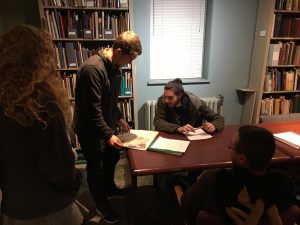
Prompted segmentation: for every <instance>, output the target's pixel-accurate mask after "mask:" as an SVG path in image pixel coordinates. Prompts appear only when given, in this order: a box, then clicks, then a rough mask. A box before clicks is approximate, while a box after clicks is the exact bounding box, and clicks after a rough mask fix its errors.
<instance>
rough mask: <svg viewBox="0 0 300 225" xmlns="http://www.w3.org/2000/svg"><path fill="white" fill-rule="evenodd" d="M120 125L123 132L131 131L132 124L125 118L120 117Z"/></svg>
mask: <svg viewBox="0 0 300 225" xmlns="http://www.w3.org/2000/svg"><path fill="white" fill-rule="evenodd" d="M118 126H119V127H120V128H121V131H122V132H129V131H130V126H129V125H128V123H127V122H126V121H125V120H124V119H119V121H118Z"/></svg>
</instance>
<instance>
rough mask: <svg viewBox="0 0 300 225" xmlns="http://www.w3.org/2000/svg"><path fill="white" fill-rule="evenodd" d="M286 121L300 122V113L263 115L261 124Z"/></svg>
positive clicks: (260, 120) (260, 119)
mask: <svg viewBox="0 0 300 225" xmlns="http://www.w3.org/2000/svg"><path fill="white" fill-rule="evenodd" d="M284 121H300V113H290V114H279V115H263V116H261V117H260V118H259V122H260V123H271V122H284Z"/></svg>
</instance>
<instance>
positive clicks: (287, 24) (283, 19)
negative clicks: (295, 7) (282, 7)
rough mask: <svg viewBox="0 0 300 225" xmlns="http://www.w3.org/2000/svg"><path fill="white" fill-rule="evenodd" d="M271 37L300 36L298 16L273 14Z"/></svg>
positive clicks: (299, 19)
mask: <svg viewBox="0 0 300 225" xmlns="http://www.w3.org/2000/svg"><path fill="white" fill-rule="evenodd" d="M274 17H275V18H274V29H273V37H300V18H299V17H298V18H296V17H290V15H284V14H282V13H276V14H274Z"/></svg>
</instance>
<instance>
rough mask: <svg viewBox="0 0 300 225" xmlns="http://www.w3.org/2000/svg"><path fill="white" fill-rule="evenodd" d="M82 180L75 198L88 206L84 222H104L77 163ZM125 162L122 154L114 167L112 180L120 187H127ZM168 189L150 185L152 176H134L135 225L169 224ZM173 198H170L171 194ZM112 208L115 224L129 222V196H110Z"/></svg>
mask: <svg viewBox="0 0 300 225" xmlns="http://www.w3.org/2000/svg"><path fill="white" fill-rule="evenodd" d="M81 172H82V174H83V183H82V185H81V188H80V190H79V193H78V200H79V201H80V202H81V203H82V204H83V205H84V206H86V207H87V208H88V209H89V211H90V212H89V214H88V215H87V216H86V220H85V223H84V225H96V224H99V225H102V224H106V223H105V222H104V221H103V220H101V217H100V216H98V214H97V213H96V211H95V210H96V206H95V203H94V201H93V199H92V197H91V195H90V193H89V188H88V185H87V182H86V172H85V169H84V166H83V165H82V166H81ZM129 178H130V176H129V170H128V162H127V160H126V159H125V158H122V159H121V160H120V161H119V163H118V165H117V168H116V172H115V182H116V184H117V186H118V187H120V188H128V187H130V179H129ZM170 196H171V195H170V194H169V192H168V190H166V189H164V188H158V187H154V186H153V177H152V176H143V177H138V206H139V209H138V221H139V223H138V224H139V225H169V224H172V222H171V221H172V219H171V218H172V212H173V211H172V203H171V202H172V201H171V199H170ZM172 200H173V198H172ZM110 203H111V205H112V207H113V209H114V210H115V211H116V212H117V213H118V215H119V217H120V221H119V222H118V223H117V224H118V225H130V224H131V222H130V216H129V215H130V203H131V198H130V197H126V198H116V199H111V200H110Z"/></svg>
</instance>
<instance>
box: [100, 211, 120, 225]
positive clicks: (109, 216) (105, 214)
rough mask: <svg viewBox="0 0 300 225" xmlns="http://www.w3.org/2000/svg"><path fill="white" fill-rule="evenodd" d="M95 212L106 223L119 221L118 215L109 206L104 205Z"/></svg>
mask: <svg viewBox="0 0 300 225" xmlns="http://www.w3.org/2000/svg"><path fill="white" fill-rule="evenodd" d="M96 212H97V213H98V214H99V215H100V216H101V218H102V219H103V220H104V221H105V222H106V223H110V224H113V223H117V222H119V217H118V215H117V214H116V213H115V212H114V211H113V210H112V209H111V208H109V207H106V208H104V209H102V210H100V209H96Z"/></svg>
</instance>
